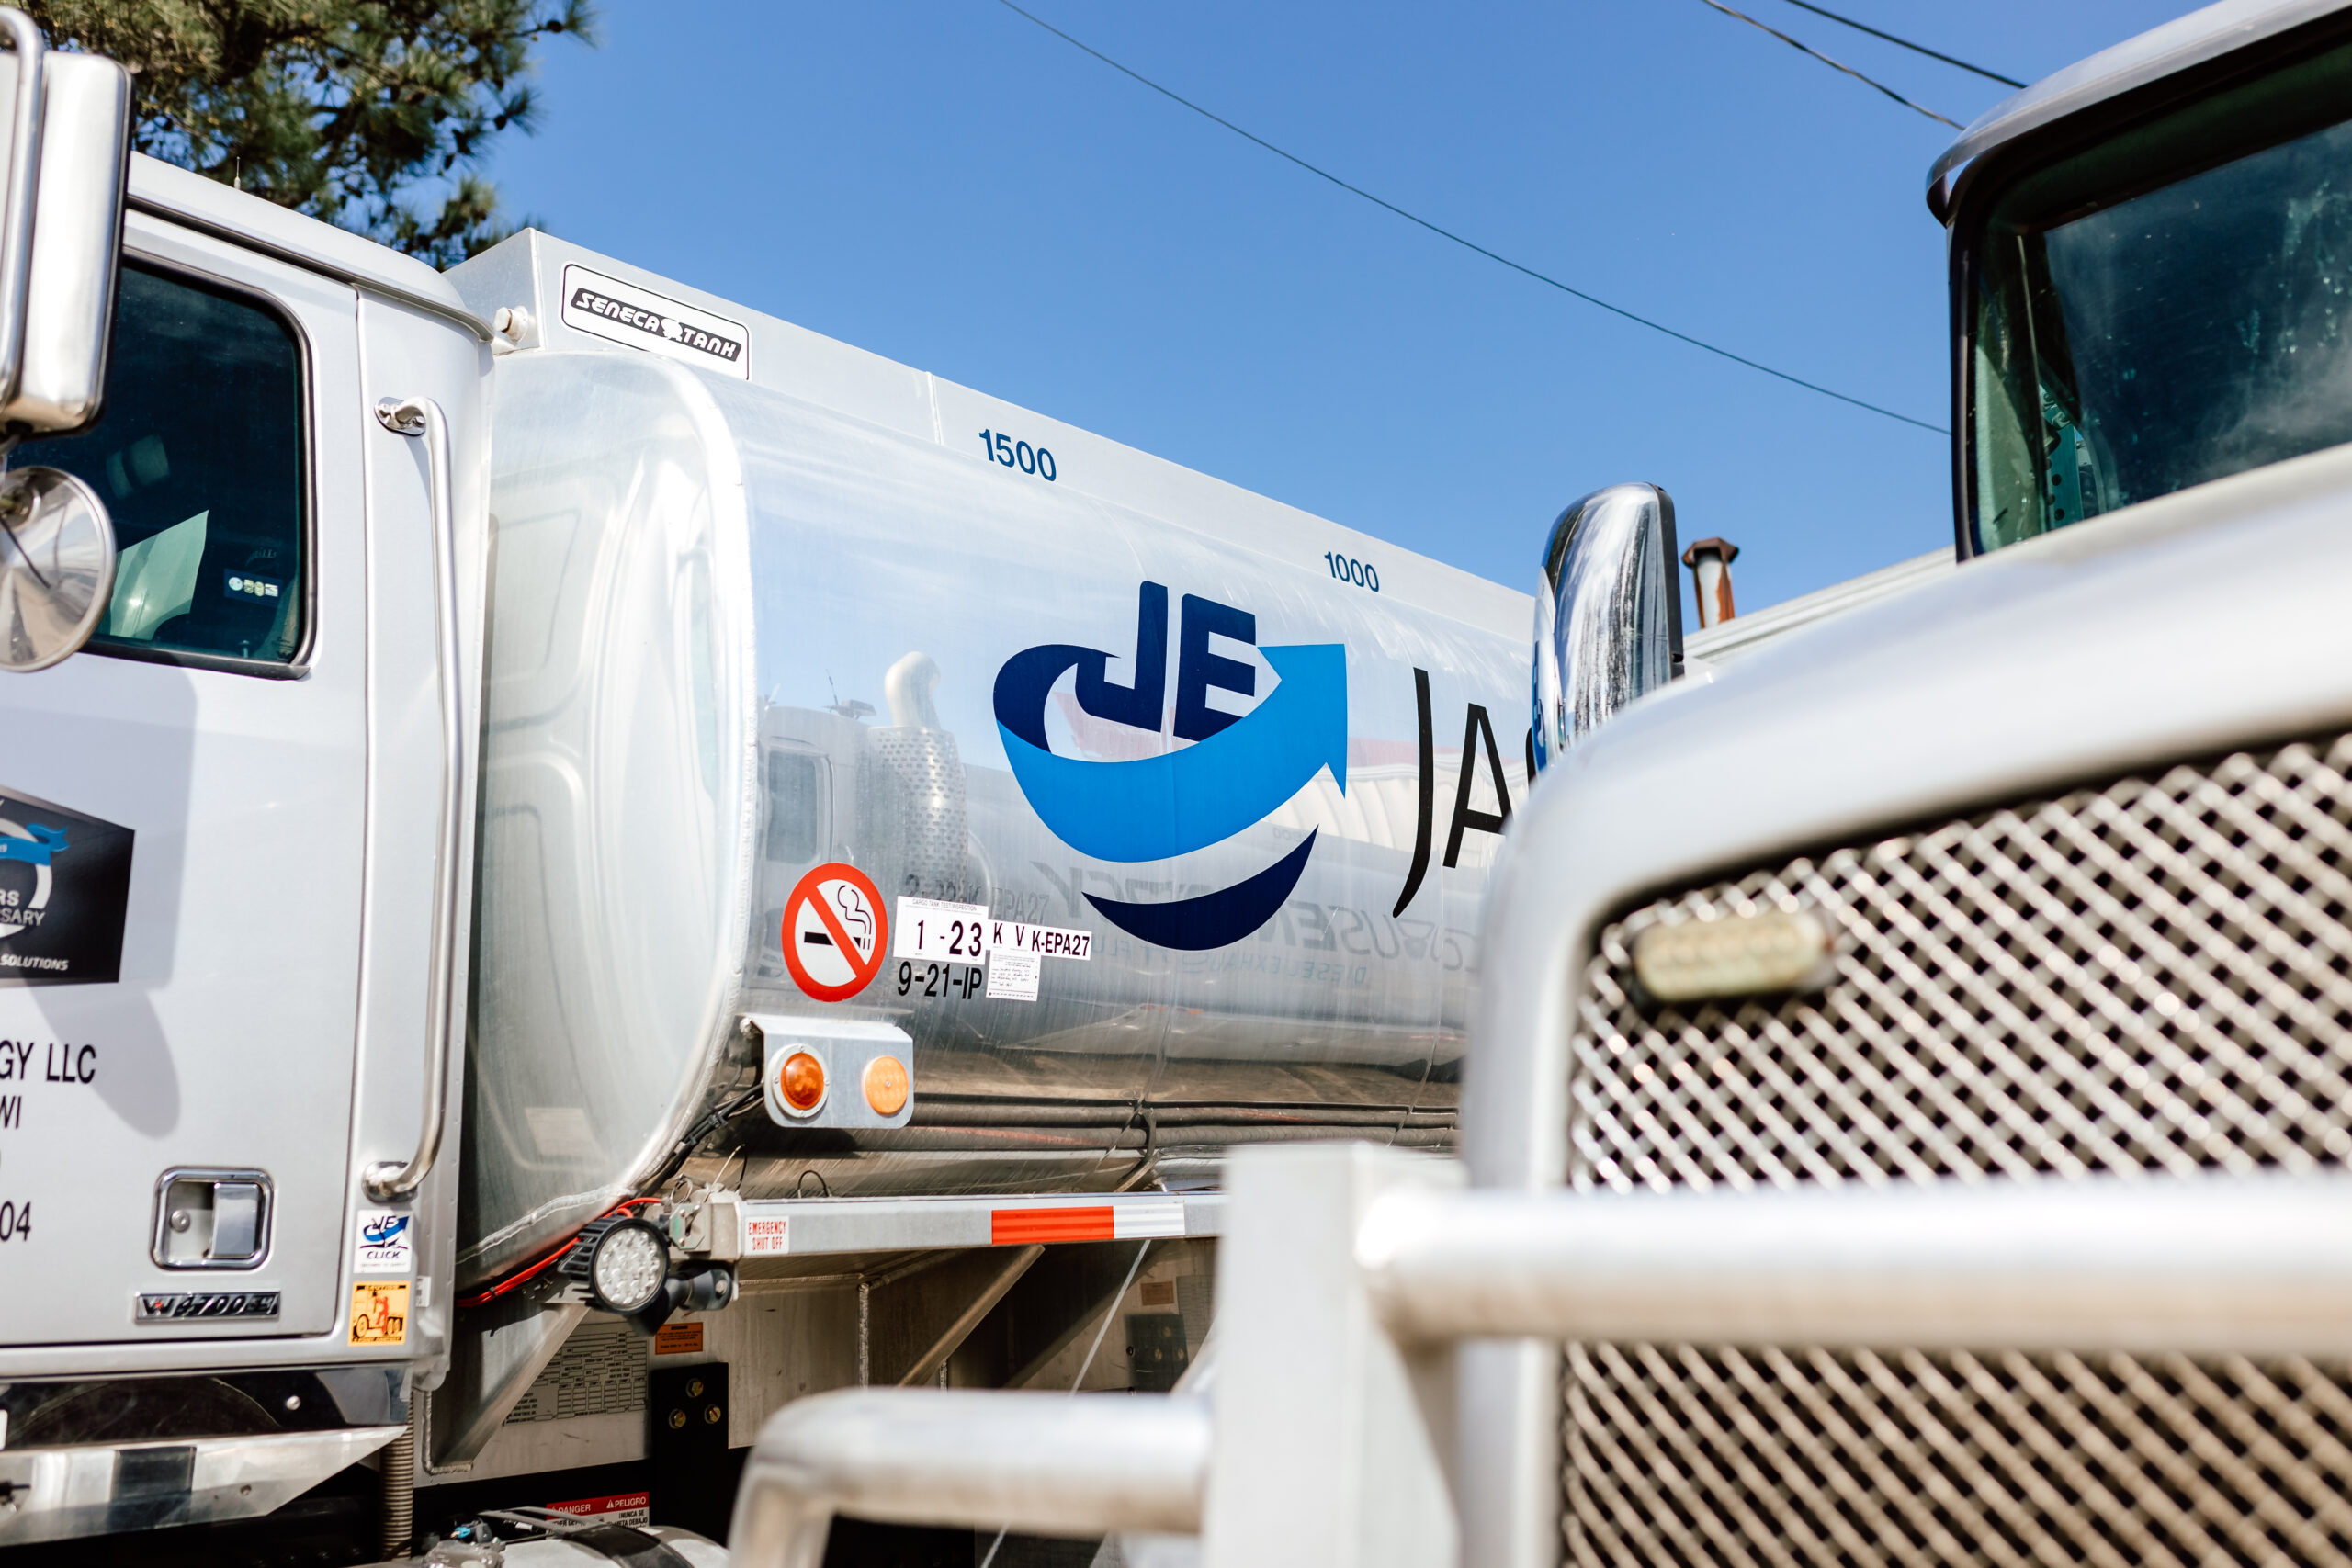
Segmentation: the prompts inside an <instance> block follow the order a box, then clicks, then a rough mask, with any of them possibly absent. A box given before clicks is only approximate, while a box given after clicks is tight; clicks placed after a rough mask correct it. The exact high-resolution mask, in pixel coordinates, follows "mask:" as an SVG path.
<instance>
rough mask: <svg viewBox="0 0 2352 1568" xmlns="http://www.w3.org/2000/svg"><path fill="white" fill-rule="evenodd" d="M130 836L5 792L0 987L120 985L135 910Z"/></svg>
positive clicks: (0, 833)
mask: <svg viewBox="0 0 2352 1568" xmlns="http://www.w3.org/2000/svg"><path fill="white" fill-rule="evenodd" d="M132 836H133V835H132V833H131V831H130V829H128V828H121V827H118V826H116V825H115V824H114V823H112V822H104V821H100V820H99V819H98V818H96V817H85V816H84V815H83V814H82V813H81V812H79V811H69V810H67V809H66V808H65V807H62V806H51V804H50V803H49V802H47V801H45V800H36V799H34V798H33V797H32V796H31V795H14V794H11V793H9V792H8V791H6V790H0V986H11V985H14V986H104V985H111V984H113V983H114V981H115V980H116V978H117V977H118V976H119V975H120V973H121V970H122V922H123V916H124V914H125V912H126V911H127V910H128V909H129V908H130V843H131V839H132Z"/></svg>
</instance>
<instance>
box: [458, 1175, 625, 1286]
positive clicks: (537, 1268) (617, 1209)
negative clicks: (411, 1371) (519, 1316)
mask: <svg viewBox="0 0 2352 1568" xmlns="http://www.w3.org/2000/svg"><path fill="white" fill-rule="evenodd" d="M660 1201H661V1200H660V1199H658V1198H631V1199H629V1200H628V1201H627V1202H623V1203H616V1204H615V1205H614V1206H613V1207H611V1208H609V1209H607V1210H605V1212H604V1213H601V1214H599V1215H597V1216H596V1219H598V1220H609V1219H611V1218H612V1217H613V1216H614V1215H616V1214H626V1213H628V1212H629V1211H630V1210H631V1209H641V1208H643V1207H644V1206H645V1205H646V1204H648V1203H658V1202H660ZM595 1223H596V1222H595V1220H591V1221H589V1222H588V1224H595ZM580 1228H581V1230H586V1229H587V1228H588V1226H587V1225H582V1226H581V1227H580ZM578 1236H579V1233H578V1232H574V1233H573V1234H572V1235H571V1237H570V1238H567V1239H566V1240H565V1241H564V1243H563V1245H562V1246H560V1247H557V1248H556V1249H555V1250H554V1251H553V1252H550V1253H548V1255H547V1256H546V1257H545V1258H540V1259H539V1260H538V1261H537V1263H534V1264H532V1265H531V1266H530V1267H529V1268H527V1269H524V1270H522V1271H521V1272H520V1273H516V1274H510V1275H508V1276H507V1277H506V1278H505V1279H503V1280H500V1281H499V1282H498V1283H497V1284H495V1285H492V1286H491V1287H490V1289H488V1290H486V1291H481V1292H476V1293H475V1294H473V1295H470V1296H459V1297H458V1305H459V1306H461V1307H478V1306H481V1305H482V1304H483V1303H486V1302H494V1301H496V1300H497V1299H498V1298H499V1297H501V1296H503V1295H504V1294H505V1293H506V1292H509V1291H511V1290H514V1289H515V1287H517V1286H519V1285H522V1284H525V1283H526V1282H528V1281H529V1280H531V1279H533V1278H534V1277H536V1276H537V1275H538V1274H540V1273H541V1272H543V1271H545V1270H546V1269H547V1268H548V1266H549V1265H550V1264H552V1263H554V1262H555V1261H556V1260H557V1259H558V1258H561V1257H562V1256H563V1255H564V1254H565V1253H567V1252H570V1251H571V1243H572V1241H574V1240H577V1239H578Z"/></svg>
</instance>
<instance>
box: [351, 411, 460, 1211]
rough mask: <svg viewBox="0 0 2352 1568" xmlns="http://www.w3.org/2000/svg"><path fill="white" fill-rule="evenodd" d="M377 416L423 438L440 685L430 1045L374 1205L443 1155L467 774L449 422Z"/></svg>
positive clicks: (416, 1181) (369, 1184)
mask: <svg viewBox="0 0 2352 1568" xmlns="http://www.w3.org/2000/svg"><path fill="white" fill-rule="evenodd" d="M376 422H377V423H379V424H381V425H382V426H383V427H384V428H385V429H386V430H389V431H390V432H392V434H395V435H406V436H410V437H412V438H420V437H421V438H422V439H423V440H424V455H425V471H426V475H427V488H428V489H429V490H430V491H432V502H433V620H434V629H435V633H436V649H437V653H436V658H437V661H438V664H439V667H440V668H439V677H440V688H441V821H440V830H439V832H438V834H437V835H436V837H435V855H434V862H433V866H434V870H433V959H432V976H431V980H430V982H429V988H428V990H427V993H426V1000H425V1028H426V1031H427V1040H428V1049H427V1052H426V1059H425V1066H424V1127H423V1129H422V1130H421V1131H420V1132H419V1133H418V1134H417V1138H416V1152H415V1153H414V1154H413V1155H411V1156H409V1160H408V1163H407V1164H406V1165H401V1164H399V1163H397V1162H395V1161H392V1160H381V1161H379V1162H377V1163H376V1164H374V1165H371V1166H369V1167H368V1169H367V1172H366V1174H365V1175H364V1176H363V1177H362V1178H361V1184H362V1185H363V1186H364V1187H365V1188H366V1189H367V1191H368V1197H369V1198H370V1199H372V1200H373V1201H376V1202H379V1203H397V1202H403V1201H407V1200H408V1199H410V1198H413V1197H414V1196H415V1195H416V1190H417V1188H418V1187H420V1186H422V1185H423V1184H424V1178H425V1174H426V1173H427V1172H429V1171H430V1170H432V1168H433V1162H434V1161H435V1160H436V1159H438V1158H439V1157H440V1155H441V1134H442V1129H443V1127H444V1125H445V1124H446V1123H447V1121H448V1116H449V1037H450V1032H451V1028H452V1023H453V1019H452V1013H453V1010H454V1009H455V1006H456V998H455V997H454V995H453V994H452V993H453V991H454V988H455V987H454V984H453V981H454V976H455V972H456V969H457V941H458V888H459V887H460V886H462V882H461V879H460V877H459V875H458V801H459V798H460V795H461V794H462V791H463V788H464V780H465V761H466V758H465V727H464V723H463V715H462V713H461V711H460V709H459V705H458V702H459V696H460V685H459V666H458V659H459V649H458V508H457V502H456V501H455V499H454V498H453V496H452V494H451V489H450V482H449V422H448V420H447V418H446V417H445V416H444V415H443V414H442V412H441V405H440V404H439V403H436V402H435V401H434V400H432V399H431V398H385V399H383V400H381V401H379V402H378V403H377V405H376Z"/></svg>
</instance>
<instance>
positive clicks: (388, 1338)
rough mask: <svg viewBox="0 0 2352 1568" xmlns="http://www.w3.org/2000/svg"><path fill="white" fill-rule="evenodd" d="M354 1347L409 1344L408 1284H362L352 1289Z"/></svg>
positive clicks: (382, 1282) (396, 1282)
mask: <svg viewBox="0 0 2352 1568" xmlns="http://www.w3.org/2000/svg"><path fill="white" fill-rule="evenodd" d="M350 1342H351V1343H352V1344H354V1345H405V1344H407V1343H408V1281H407V1280H394V1281H386V1280H360V1281H359V1282H358V1283H357V1284H356V1285H354V1286H352V1287H351V1341H350Z"/></svg>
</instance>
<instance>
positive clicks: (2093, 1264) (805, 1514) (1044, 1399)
mask: <svg viewBox="0 0 2352 1568" xmlns="http://www.w3.org/2000/svg"><path fill="white" fill-rule="evenodd" d="M1227 1173H1228V1177H1229V1179H1230V1184H1231V1185H1230V1190H1231V1193H1232V1201H1231V1206H1230V1208H1229V1209H1228V1211H1227V1214H1226V1216H1225V1222H1226V1223H1225V1229H1226V1240H1225V1242H1224V1245H1223V1253H1222V1256H1221V1258H1220V1259H1219V1267H1218V1301H1217V1319H1216V1337H1217V1340H1218V1369H1217V1377H1216V1389H1215V1393H1214V1412H1213V1414H1212V1413H1211V1412H1210V1411H1209V1410H1207V1409H1206V1408H1205V1407H1204V1404H1203V1403H1202V1402H1200V1401H1196V1400H1193V1399H1189V1398H1186V1397H1184V1396H1182V1395H1141V1396H1126V1395H1097V1396H1091V1397H1082V1398H1079V1399H1069V1398H1066V1397H1062V1396H1057V1395H1051V1394H1033V1393H932V1392H915V1391H908V1392H904V1393H898V1392H892V1393H880V1392H876V1393H849V1394H836V1395H825V1396H820V1398H818V1399H814V1400H809V1401H804V1402H802V1403H800V1404H795V1405H792V1406H789V1407H787V1408H786V1409H785V1410H784V1411H782V1412H780V1413H778V1415H777V1416H775V1419H773V1420H772V1421H771V1422H770V1423H769V1424H768V1426H767V1427H766V1429H765V1430H764V1431H763V1433H762V1434H761V1438H760V1441H759V1444H758V1447H757V1448H756V1449H755V1450H754V1451H753V1454H752V1461H751V1463H750V1464H749V1465H748V1466H747V1468H746V1470H745V1473H744V1481H743V1488H742V1492H741V1495H740V1497H739V1498H738V1501H737V1505H736V1515H735V1526H734V1549H735V1552H736V1561H737V1562H741V1563H743V1564H747V1565H750V1568H771V1565H776V1564H783V1565H788V1568H807V1565H809V1564H814V1563H815V1562H819V1561H820V1559H821V1556H822V1552H823V1546H824V1538H825V1531H826V1529H827V1526H828V1524H829V1522H830V1519H831V1516H832V1515H833V1514H834V1513H835V1512H850V1513H855V1514H858V1515H860V1516H862V1517H875V1518H881V1519H888V1520H899V1521H905V1522H926V1523H968V1524H972V1525H976V1526H983V1527H985V1526H994V1525H1011V1526H1013V1527H1015V1528H1020V1529H1035V1530H1040V1531H1046V1532H1050V1533H1062V1534H1093V1533H1100V1532H1103V1531H1109V1530H1114V1529H1151V1530H1161V1531H1166V1530H1176V1531H1183V1530H1191V1529H1197V1530H1198V1531H1199V1533H1200V1535H1201V1537H1202V1561H1203V1562H1204V1564H1206V1565H1208V1568H1238V1565H1239V1564H1244V1563H1268V1564H1275V1563H1279V1564H1282V1565H1283V1568H1307V1565H1324V1568H1372V1565H1374V1564H1378V1565H1383V1568H1386V1565H1392V1564H1393V1565H1397V1568H1404V1565H1408V1564H1410V1565H1413V1568H1450V1565H1451V1564H1453V1563H1455V1562H1468V1563H1471V1564H1473V1565H1475V1568H1487V1565H1488V1564H1503V1563H1511V1564H1514V1565H1516V1564H1523V1563H1531V1562H1548V1561H1550V1560H1552V1559H1553V1558H1554V1557H1555V1556H1556V1553H1557V1551H1558V1537H1557V1535H1556V1533H1554V1534H1551V1535H1550V1536H1549V1538H1548V1539H1545V1538H1544V1532H1542V1531H1541V1530H1540V1529H1532V1528H1530V1527H1529V1526H1528V1524H1527V1522H1526V1521H1524V1520H1523V1519H1522V1520H1517V1521H1514V1520H1513V1519H1512V1517H1511V1515H1512V1511H1513V1507H1514V1506H1513V1504H1512V1503H1511V1501H1510V1499H1512V1498H1514V1497H1523V1496H1525V1495H1529V1487H1530V1486H1531V1485H1540V1484H1542V1482H1543V1478H1544V1477H1547V1476H1548V1477H1551V1478H1554V1479H1553V1480H1552V1481H1551V1482H1550V1484H1551V1485H1552V1486H1553V1487H1555V1488H1556V1476H1557V1473H1558V1469H1557V1466H1558V1457H1557V1442H1558V1434H1557V1431H1556V1428H1555V1427H1554V1426H1553V1417H1552V1416H1551V1414H1550V1413H1549V1412H1541V1413H1532V1412H1530V1411H1528V1410H1525V1409H1521V1408H1516V1407H1513V1406H1512V1404H1511V1403H1510V1401H1509V1400H1508V1399H1503V1400H1501V1401H1499V1402H1498V1399H1497V1397H1496V1395H1495V1393H1494V1391H1496V1390H1499V1389H1508V1388H1512V1387H1523V1386H1525V1385H1526V1380H1525V1379H1523V1378H1520V1379H1513V1378H1510V1377H1503V1378H1496V1377H1491V1376H1487V1377H1481V1376H1478V1375H1476V1370H1475V1367H1476V1359H1477V1358H1479V1357H1482V1356H1483V1357H1487V1358H1488V1359H1494V1358H1498V1357H1502V1358H1508V1357H1513V1356H1518V1357H1525V1356H1530V1355H1542V1356H1547V1357H1548V1356H1551V1355H1553V1354H1554V1353H1555V1352H1554V1350H1553V1347H1554V1346H1555V1345H1556V1344H1557V1343H1558V1342H1559V1341H1562V1340H1567V1339H1641V1340H1651V1341H1658V1340H1663V1341H1668V1342H1689V1343H1700V1344H1732V1345H1766V1344H1777V1345H1790V1344H1835V1345H1849V1346H1908V1347H1916V1348H1965V1349H1972V1350H2056V1349H2068V1350H2077V1351H2098V1350H2126V1351H2149V1350H2175V1351H2184V1352H2191V1353H2211V1354H2223V1353H2235V1354H2245V1355H2256V1356H2267V1355H2301V1356H2309V1357H2323V1358H2345V1357H2352V1178H2347V1177H2342V1176H2285V1175H2262V1176H2215V1177H2199V1178H2174V1177H2147V1178H2136V1179H2122V1178H2116V1179H2109V1178H2098V1179H2086V1180H2065V1181H2062V1180H2046V1181H1982V1182H1965V1183H1963V1182H1945V1183H1938V1184H1932V1185H1906V1186H1900V1187H1861V1186H1859V1185H1856V1186H1847V1187H1823V1188H1812V1189H1806V1190H1795V1191H1782V1190H1755V1191H1729V1190H1714V1191H1702V1192H1691V1191H1677V1192H1672V1193H1659V1194H1642V1195H1634V1196H1620V1195H1613V1194H1583V1193H1575V1194H1570V1193H1543V1194H1533V1193H1518V1192H1502V1191H1464V1190H1460V1188H1459V1172H1458V1168H1455V1167H1453V1166H1452V1165H1450V1164H1447V1163H1444V1162H1440V1161H1436V1160H1431V1159H1428V1158H1423V1157H1415V1156H1407V1155H1401V1154H1398V1153H1396V1152H1394V1151H1389V1150H1382V1149H1374V1148H1372V1147H1369V1146H1366V1145H1279V1146H1275V1147H1270V1148H1258V1149H1250V1150H1246V1151H1242V1152H1240V1153H1238V1154H1237V1155H1236V1156H1234V1157H1233V1159H1232V1160H1231V1162H1230V1163H1229V1165H1228V1167H1227ZM1482 1341H1483V1342H1487V1343H1478V1342H1482ZM1494 1341H1506V1342H1515V1343H1504V1344H1496V1343H1493V1342H1494ZM1457 1521H1460V1522H1459V1523H1458V1522H1457ZM1464 1524H1466V1525H1467V1526H1468V1527H1469V1528H1468V1529H1466V1530H1465V1529H1463V1528H1462V1526H1463V1525H1464Z"/></svg>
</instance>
